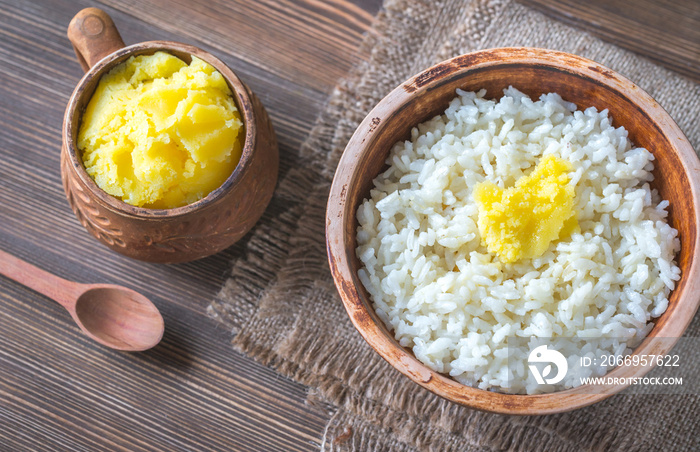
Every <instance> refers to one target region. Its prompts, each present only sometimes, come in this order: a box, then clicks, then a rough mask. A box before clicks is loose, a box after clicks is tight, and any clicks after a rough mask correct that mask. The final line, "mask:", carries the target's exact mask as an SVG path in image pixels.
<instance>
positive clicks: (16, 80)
mask: <svg viewBox="0 0 700 452" xmlns="http://www.w3.org/2000/svg"><path fill="white" fill-rule="evenodd" d="M616 2H617V3H619V1H616ZM570 3H573V2H570ZM595 3H596V4H597V3H602V1H597V2H595ZM613 3H615V2H613ZM380 4H381V1H380V0H279V1H277V0H261V1H246V0H237V1H225V0H191V1H190V0H172V1H166V0H154V1H150V2H146V1H141V0H98V1H89V0H75V1H73V0H41V1H40V0H30V1H27V0H0V58H1V59H2V63H0V123H1V124H2V125H3V127H2V128H1V129H0V248H1V249H3V250H6V251H9V252H11V253H13V254H15V255H17V256H19V257H21V258H23V259H25V260H27V261H29V262H31V263H33V264H35V265H38V266H40V267H41V268H43V269H45V270H48V271H50V272H52V273H55V274H57V275H59V276H61V277H64V278H68V279H71V280H75V281H78V282H104V283H116V284H123V285H126V286H128V287H132V288H135V289H137V290H139V291H140V292H142V293H144V294H145V295H146V296H147V297H149V298H150V299H151V300H153V301H154V302H155V303H156V305H157V306H158V307H159V308H160V309H161V312H162V313H163V316H164V319H165V324H166V330H165V336H164V339H163V341H162V342H161V345H160V346H158V347H156V348H154V349H153V350H149V351H148V352H145V353H140V354H125V353H120V352H115V351H111V350H107V349H104V348H101V347H100V346H97V345H95V344H94V343H92V341H90V340H89V339H88V338H86V337H84V336H83V335H82V333H81V332H80V331H79V330H78V329H77V328H76V327H75V326H74V325H73V324H72V321H71V319H70V317H69V316H68V315H67V314H66V313H65V311H64V310H63V309H62V308H61V307H60V306H58V305H55V304H51V303H49V302H48V300H46V299H44V298H43V297H41V296H40V295H38V294H35V293H33V292H31V291H28V290H27V289H25V288H24V287H22V286H20V285H18V284H16V283H13V282H11V281H9V280H7V279H5V278H0V450H2V451H5V450H8V451H15V450H16V451H27V450H31V451H43V450H47V451H55V450H62V451H63V450H65V451H140V450H146V451H151V450H152V451H163V450H167V451H181V450H191V451H218V450H221V451H232V450H234V451H290V452H291V451H307V450H315V449H316V448H317V445H318V444H319V442H320V438H321V437H322V435H323V428H324V426H325V424H326V422H327V420H328V417H329V408H328V407H325V406H313V405H308V404H307V403H306V402H305V400H306V390H305V388H304V387H302V386H301V385H299V384H296V383H294V382H291V381H289V380H287V379H286V378H284V377H281V376H280V375H279V374H276V373H275V372H274V371H272V370H270V369H267V368H265V367H263V366H261V365H259V364H257V363H255V362H253V361H252V360H251V359H249V358H247V357H245V356H242V355H240V354H239V353H237V352H236V351H234V350H232V348H231V346H230V344H229V341H230V339H231V334H230V331H227V330H225V329H222V327H221V325H220V324H218V323H216V322H214V321H212V320H210V319H209V318H208V317H207V316H206V312H205V310H206V307H207V306H208V304H209V303H210V301H211V300H212V298H213V297H214V295H215V294H216V292H217V291H218V290H219V288H220V286H221V284H222V283H223V281H224V280H225V279H226V277H227V276H228V273H229V271H230V262H231V260H232V259H235V258H236V257H240V256H241V255H242V254H243V252H244V250H245V244H246V238H245V237H244V239H243V240H242V241H241V242H239V243H237V244H235V245H234V246H233V247H231V248H229V249H227V250H225V251H224V252H221V253H219V254H216V255H214V256H211V257H208V258H205V259H202V260H199V261H196V262H191V263H187V264H178V265H152V264H145V263H141V262H137V261H133V260H130V259H128V258H126V257H123V256H120V255H118V254H116V253H113V252H111V251H110V250H108V249H107V248H105V247H104V246H103V245H101V244H100V243H98V242H97V241H96V240H94V239H93V238H92V237H91V236H90V235H89V234H87V233H86V232H85V230H84V229H83V227H82V226H81V225H80V224H79V223H78V222H77V221H76V219H75V216H74V215H73V213H72V212H71V210H70V207H69V206H68V203H67V202H66V200H65V196H64V193H63V190H62V187H61V179H60V170H59V151H60V142H61V122H62V116H63V112H64V109H65V106H66V104H67V102H68V99H69V96H70V93H71V92H72V91H73V89H74V87H75V85H76V84H77V82H78V80H79V79H80V78H81V77H82V75H83V74H82V69H81V67H80V65H79V64H78V62H77V61H76V58H75V55H74V53H73V50H72V48H71V45H70V42H69V41H68V38H67V37H66V27H67V25H68V23H69V21H70V20H71V18H72V17H73V15H74V14H75V13H76V12H78V11H79V10H80V9H82V8H84V7H88V6H97V7H100V8H103V9H105V10H106V11H107V12H108V13H109V14H110V15H111V17H112V18H113V19H114V21H115V23H116V24H117V26H118V27H119V30H120V32H121V36H122V38H123V39H124V41H125V43H126V44H127V45H129V44H134V43H137V42H141V41H148V40H154V39H162V40H172V41H178V42H184V43H186V44H192V45H195V46H197V47H201V48H203V49H204V50H206V51H208V52H211V53H212V54H214V55H215V56H217V57H218V58H220V59H221V60H222V61H224V63H226V64H227V65H228V66H229V67H231V68H232V69H233V70H234V71H235V72H236V73H237V74H238V75H239V76H240V77H241V79H242V80H243V81H244V82H245V83H246V84H247V85H248V86H250V88H251V89H252V90H253V91H254V92H255V93H256V94H257V95H258V96H259V97H260V100H261V101H262V103H263V104H264V105H265V108H266V109H267V111H268V113H269V114H270V117H271V119H272V122H273V125H274V127H275V130H276V133H277V137H278V139H279V145H280V177H284V175H285V173H286V172H287V171H289V169H290V168H292V167H294V165H295V163H296V162H297V161H298V159H299V152H300V151H299V147H300V145H301V143H302V142H303V140H304V139H305V137H306V136H307V134H308V132H309V130H310V129H311V127H312V125H313V123H314V121H315V119H316V116H317V115H318V113H319V112H320V111H321V109H322V108H323V107H324V105H325V103H326V101H327V99H328V95H329V93H330V92H331V90H332V89H333V87H334V85H335V83H336V81H337V79H338V78H339V77H342V76H343V75H344V74H345V73H346V72H347V70H348V69H349V68H350V67H351V66H352V65H353V64H354V63H356V62H357V61H360V60H361V59H362V58H363V57H364V56H363V55H356V54H355V49H356V48H357V45H358V44H359V42H360V40H361V35H362V33H363V32H364V31H365V30H367V29H368V28H369V27H370V26H371V21H372V17H373V15H374V14H375V13H376V12H377V11H378V9H379V7H380ZM644 4H645V5H647V4H648V5H649V7H650V8H657V10H658V8H659V7H657V6H656V5H663V4H665V3H664V2H662V3H658V4H656V3H654V4H652V3H650V2H648V1H645V2H644ZM696 4H697V2H695V1H694V0H681V1H679V2H678V3H676V4H675V5H676V6H674V7H673V8H686V10H688V9H687V8H691V10H692V8H694V7H695V6H694V5H696ZM583 8H584V7H583V6H582V7H581V10H583ZM584 13H585V11H583V12H581V11H579V12H576V13H575V14H579V15H581V16H582V17H583V14H584ZM627 16H631V17H636V16H635V14H634V11H625V12H624V13H617V14H616V20H619V21H621V22H620V23H622V24H623V25H622V26H626V25H625V24H627V25H629V24H630V22H628V21H629V20H630V19H629V18H627ZM687 16H690V17H693V20H692V21H691V20H680V21H675V22H670V21H667V22H666V28H674V32H673V35H672V36H670V37H669V38H668V42H667V46H668V48H674V47H676V46H677V47H678V48H680V47H682V46H685V45H688V44H687V43H686V42H687V41H688V38H687V36H693V35H692V33H694V31H693V30H697V29H698V28H700V27H698V22H699V21H698V19H697V16H692V14H688V15H687ZM661 17H664V16H663V15H662V16H661ZM590 23H591V20H586V19H584V20H581V21H580V22H577V24H578V25H580V26H583V27H588V28H590V27H591V25H589V24H590ZM662 25H663V23H662ZM606 26H609V25H605V24H602V25H601V27H602V28H603V29H604V28H605V27H606ZM617 33H618V35H619V34H620V32H619V31H618V32H617ZM610 36H612V38H611V39H612V40H613V42H616V43H618V42H617V41H615V39H616V38H615V36H617V35H616V34H615V33H612V34H611V35H610ZM639 39H640V43H639V44H638V47H640V51H641V52H643V53H644V54H648V49H651V48H653V46H654V45H655V42H656V38H655V37H653V36H652V37H648V36H647V37H644V36H642V37H640V38H639ZM625 40H628V37H624V39H623V38H620V39H619V43H620V44H624V41H625ZM694 42H695V43H696V44H697V40H696V41H694ZM692 43H693V41H692V39H691V44H692ZM673 55H674V54H673V53H669V54H668V55H663V54H660V55H659V56H658V58H659V61H662V62H667V63H668V64H671V63H672V57H673ZM699 60H700V58H698V57H697V55H693V54H689V55H688V65H689V67H691V69H690V71H691V72H692V74H694V75H693V76H694V77H700V71H699V70H698V69H697V68H698V65H699V64H700V61H699ZM286 208H287V206H285V205H283V204H282V203H277V204H275V203H273V204H271V205H270V206H269V207H268V210H267V211H266V213H265V214H264V215H263V217H262V220H261V221H262V224H264V222H265V218H269V217H271V216H272V215H277V214H279V213H280V212H283V211H284V210H285V209H286ZM248 252H250V253H255V254H257V255H258V257H259V258H260V259H264V258H265V256H266V255H268V256H269V255H270V254H274V253H276V252H278V250H275V249H273V248H272V247H268V248H265V247H261V248H260V249H255V250H250V251H248Z"/></svg>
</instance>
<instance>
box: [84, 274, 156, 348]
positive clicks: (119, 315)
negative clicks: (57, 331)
mask: <svg viewBox="0 0 700 452" xmlns="http://www.w3.org/2000/svg"><path fill="white" fill-rule="evenodd" d="M85 287H87V290H85V292H83V293H82V294H81V295H80V296H79V297H78V299H77V301H76V303H75V315H73V319H74V320H75V322H76V323H77V324H78V326H79V327H80V329H82V330H83V331H84V332H85V334H87V335H88V336H90V337H91V338H92V339H94V340H95V341H97V342H99V343H100V344H103V345H106V346H107V347H111V348H114V349H117V350H129V351H140V350H147V349H149V348H151V347H153V346H154V345H156V344H157V343H158V342H160V340H161V338H162V337H163V330H164V324H163V317H162V316H161V315H160V312H158V309H157V308H156V307H155V306H154V305H153V303H151V301H150V300H149V299H148V298H146V297H145V296H143V295H141V294H140V293H138V292H135V291H133V290H131V289H127V288H125V287H121V286H115V285H107V284H104V285H102V284H100V285H91V286H85ZM71 314H73V313H72V312H71Z"/></svg>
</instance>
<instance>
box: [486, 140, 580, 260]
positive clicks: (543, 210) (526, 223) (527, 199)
mask: <svg viewBox="0 0 700 452" xmlns="http://www.w3.org/2000/svg"><path fill="white" fill-rule="evenodd" d="M569 171H571V164H570V163H569V162H567V161H566V160H563V159H561V158H559V157H556V156H554V155H552V154H550V155H547V156H545V157H543V158H542V160H540V162H539V163H538V164H537V166H536V167H535V169H534V170H533V171H532V172H531V173H530V174H529V175H527V176H523V177H521V178H520V179H518V180H517V181H516V182H515V186H514V187H510V188H506V189H502V188H500V187H498V186H497V185H495V184H493V183H491V182H483V183H480V184H477V185H476V187H475V189H474V199H475V200H476V203H477V205H478V209H479V217H478V221H477V225H478V227H479V233H480V234H481V239H482V243H484V245H485V246H486V247H487V249H488V250H489V252H490V253H493V254H496V255H497V256H498V257H499V259H500V260H501V262H504V263H513V262H516V261H518V260H520V259H529V258H535V257H539V256H541V255H543V254H544V253H545V251H547V248H549V245H550V244H551V243H552V242H553V241H555V240H558V239H564V238H567V237H569V236H570V235H571V234H572V233H573V232H575V231H576V230H579V227H578V220H577V218H576V212H575V211H574V205H575V203H574V195H575V192H574V187H573V186H572V184H570V183H569V176H568V172H569Z"/></svg>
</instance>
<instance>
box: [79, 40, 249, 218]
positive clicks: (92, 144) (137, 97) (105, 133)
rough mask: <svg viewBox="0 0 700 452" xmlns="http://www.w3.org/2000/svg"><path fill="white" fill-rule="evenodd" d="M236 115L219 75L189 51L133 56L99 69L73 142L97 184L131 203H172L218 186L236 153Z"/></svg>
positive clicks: (152, 205) (193, 198)
mask: <svg viewBox="0 0 700 452" xmlns="http://www.w3.org/2000/svg"><path fill="white" fill-rule="evenodd" d="M242 125H243V123H242V121H241V116H240V114H239V112H238V110H237V108H236V105H235V103H234V101H233V97H232V95H231V90H230V89H229V87H228V85H227V83H226V80H225V79H224V77H223V76H222V75H221V74H220V73H219V72H218V71H217V70H216V69H214V68H213V67H212V66H211V65H209V64H207V63H205V62H204V61H202V60H200V59H198V58H196V57H192V62H191V63H190V64H189V65H188V64H186V63H185V62H184V61H182V60H181V59H179V58H177V57H175V56H173V55H170V54H168V53H165V52H156V53H155V54H153V55H141V56H136V57H131V58H129V59H128V60H127V61H125V62H124V63H122V64H120V65H118V66H116V67H115V68H114V69H112V70H111V71H110V72H109V73H108V74H106V75H105V76H103V77H102V79H101V80H100V83H99V85H98V86H97V89H96V90H95V93H94V94H93V96H92V98H91V99H90V102H89V104H88V106H87V108H86V110H85V113H84V114H83V116H82V123H81V126H80V131H79V134H78V148H79V149H80V150H81V151H82V159H83V163H84V164H85V169H86V170H87V173H88V174H89V175H90V177H92V178H93V179H94V181H95V182H96V183H97V185H98V186H99V187H100V188H101V189H102V190H104V191H105V192H107V193H109V194H110V195H112V196H115V197H117V198H119V199H121V200H123V201H124V202H127V203H129V204H132V205H134V206H140V207H147V208H154V209H171V208H175V207H181V206H184V205H187V204H191V203H193V202H195V201H198V200H199V199H202V198H203V197H205V196H206V195H207V194H209V193H210V192H212V191H213V190H215V189H216V188H218V187H219V186H221V184H222V183H223V182H224V181H225V180H226V179H227V178H228V177H229V175H231V173H232V172H233V170H234V168H235V167H236V165H237V164H238V161H239V160H240V157H241V149H242V145H241V141H242V137H243V136H244V134H243V128H242Z"/></svg>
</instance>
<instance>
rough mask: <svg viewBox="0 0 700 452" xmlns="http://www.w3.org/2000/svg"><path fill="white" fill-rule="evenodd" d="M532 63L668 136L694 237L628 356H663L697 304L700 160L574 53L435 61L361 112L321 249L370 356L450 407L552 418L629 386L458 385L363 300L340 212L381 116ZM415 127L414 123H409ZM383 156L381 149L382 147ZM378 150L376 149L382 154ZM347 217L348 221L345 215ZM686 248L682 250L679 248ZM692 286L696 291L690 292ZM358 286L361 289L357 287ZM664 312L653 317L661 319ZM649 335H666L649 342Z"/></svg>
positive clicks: (503, 52) (344, 213) (504, 52)
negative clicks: (450, 86) (671, 287)
mask: <svg viewBox="0 0 700 452" xmlns="http://www.w3.org/2000/svg"><path fill="white" fill-rule="evenodd" d="M513 64H517V65H520V66H522V65H538V66H545V67H548V68H552V69H555V70H557V71H562V72H567V73H569V74H572V75H574V76H578V77H585V78H589V79H593V81H595V82H596V83H599V84H603V85H606V87H607V88H609V89H613V90H616V91H617V92H619V93H620V94H622V95H624V96H625V97H627V98H628V99H634V102H635V103H636V104H637V106H638V107H639V108H640V110H641V111H642V112H643V113H644V114H646V115H647V116H648V117H649V118H650V119H651V120H652V121H653V122H654V123H656V125H657V126H658V128H659V131H660V132H661V133H663V134H664V135H666V136H667V137H668V140H669V142H670V143H671V145H672V146H671V147H672V148H673V149H674V151H675V153H676V154H677V157H678V158H679V159H680V161H681V163H682V164H683V166H684V171H685V174H686V176H687V177H688V181H689V184H690V188H691V193H690V195H691V196H692V202H693V205H694V214H695V217H694V218H689V219H685V221H695V228H694V231H695V238H692V240H691V242H692V243H691V244H690V245H691V247H692V253H691V254H690V256H691V262H690V265H689V268H688V269H687V270H686V271H685V272H684V273H685V276H684V277H683V279H682V281H681V283H682V284H679V285H678V286H677V287H676V289H675V290H676V291H679V290H680V291H681V295H680V296H679V298H678V301H677V305H676V306H674V308H673V310H671V312H669V311H667V313H668V314H669V317H666V318H665V319H664V321H663V322H659V323H660V325H659V324H657V326H655V327H654V329H653V330H652V332H651V333H650V335H649V336H648V337H647V338H646V339H645V340H644V341H643V342H642V343H641V344H640V345H639V346H638V347H637V348H636V349H635V351H634V352H633V354H642V352H643V353H644V354H664V353H666V352H668V351H669V350H670V349H671V348H672V347H673V345H675V343H676V341H677V340H678V337H680V336H681V335H682V334H683V332H684V331H685V329H686V328H687V326H688V324H689V323H690V321H691V320H692V318H693V315H694V314H695V312H696V311H697V309H698V305H699V304H700V288H699V287H698V286H700V282H699V281H700V259H698V258H697V257H699V256H700V252H699V246H700V241H698V240H697V231H698V225H700V202H699V199H700V161H698V158H697V155H696V154H695V152H694V151H693V148H692V146H691V145H690V143H689V142H688V140H687V139H686V138H685V136H684V135H683V133H682V132H681V130H680V129H679V127H678V126H677V125H676V123H675V122H674V121H673V119H671V117H670V116H669V115H668V113H666V111H665V110H663V108H661V107H660V106H659V105H658V104H657V103H656V101H654V99H652V98H651V96H649V94H647V93H646V92H644V91H643V90H641V89H640V88H638V87H637V86H636V85H635V84H634V83H632V82H631V81H630V80H628V79H626V78H624V77H623V76H621V75H619V74H617V73H616V72H614V71H612V70H611V69H608V68H606V67H604V66H602V65H600V64H598V63H596V62H594V61H591V60H588V59H586V58H583V57H579V56H576V55H572V54H568V53H564V52H558V51H553V50H545V49H535V48H527V47H511V48H498V49H488V50H482V51H478V52H473V53H470V54H466V55H462V56H459V57H456V58H453V59H451V60H447V61H444V62H442V63H439V64H437V65H435V66H433V67H431V68H429V69H427V70H425V71H423V72H422V73H420V74H418V75H416V76H414V77H412V78H410V79H409V80H407V81H406V82H404V83H403V84H401V85H400V86H398V87H397V88H396V89H394V90H393V91H392V92H391V93H390V94H389V95H387V96H386V97H385V98H384V99H382V100H381V101H380V102H379V104H377V106H376V107H374V109H373V110H372V111H371V112H370V113H369V114H368V115H367V117H366V118H365V119H364V121H363V122H362V123H361V124H360V126H359V127H358V128H357V130H356V131H355V133H354V135H353V136H352V138H351V139H350V141H349V142H348V145H347V147H346V149H345V152H344V153H343V155H342V157H341V159H340V162H339V164H338V169H337V170H336V173H335V177H334V179H333V184H332V187H331V190H330V195H329V198H328V207H327V213H326V247H327V252H328V260H329V265H330V269H331V272H332V274H333V279H334V282H335V285H336V287H337V289H338V292H339V293H340V296H341V299H342V301H343V304H344V306H345V309H346V310H347V312H348V315H349V316H350V319H351V321H352V323H353V324H354V325H355V328H357V330H358V331H359V332H360V334H361V335H362V336H363V337H364V339H365V340H366V341H367V342H368V343H369V345H370V346H372V348H374V350H375V351H377V352H378V353H379V354H380V355H381V356H382V357H383V358H384V359H385V360H387V361H388V362H389V363H390V364H391V365H392V366H394V367H395V368H396V369H397V370H399V371H400V372H401V373H403V374H404V375H406V376H407V377H409V378H410V379H411V380H413V381H414V382H416V383H418V384H420V385H421V386H423V387H425V388H427V389H428V390H430V391H432V392H434V393H436V394H438V395H439V396H442V397H444V398H446V399H448V400H451V401H453V402H457V403H459V404H462V405H466V406H469V407H472V408H476V409H479V410H483V411H491V412H497V413H503V414H525V415H534V414H551V413H559V412H564V411H569V410H573V409H576V408H581V407H584V406H587V405H591V404H593V403H596V402H599V401H601V400H603V399H605V398H607V397H609V396H611V395H613V394H614V393H617V392H619V391H621V390H623V389H624V388H625V387H626V386H627V385H617V386H614V387H609V388H607V389H606V390H605V391H604V392H600V393H590V387H588V386H580V387H577V388H573V389H568V390H564V391H559V392H553V393H548V394H538V395H514V394H504V393H499V392H493V391H486V390H482V389H477V388H474V387H470V386H465V385H462V384H460V383H458V382H457V381H456V380H453V379H451V378H449V377H447V376H445V375H443V374H440V373H438V372H435V371H433V370H431V369H429V368H428V367H426V366H425V365H423V364H422V363H421V362H419V361H418V360H417V359H416V358H415V356H414V355H413V353H411V352H410V351H408V350H406V349H405V348H403V347H401V346H400V345H399V344H398V342H397V341H396V340H395V339H394V337H393V334H391V333H389V332H388V330H387V328H386V327H385V326H384V325H383V324H382V321H381V320H379V319H378V318H377V316H376V314H375V313H374V310H373V308H372V307H371V305H370V301H369V295H368V294H367V293H366V290H365V289H364V287H362V284H361V282H360V281H359V278H358V277H357V274H356V270H353V268H352V264H351V262H352V261H353V259H356V258H354V257H353V256H354V254H355V249H354V248H355V230H352V231H349V232H348V231H346V227H345V226H346V225H350V224H352V225H354V227H355V228H356V227H357V220H356V219H355V218H354V217H355V212H349V207H347V208H346V200H347V198H346V195H347V193H348V187H351V186H352V184H354V183H356V182H357V177H356V170H357V167H358V162H359V161H361V159H362V158H363V156H365V155H368V154H369V153H370V152H371V148H372V143H373V141H374V139H375V137H376V136H378V134H379V133H380V132H381V130H382V123H383V120H384V118H387V117H389V116H390V115H391V114H392V113H393V112H395V111H398V110H399V109H401V108H403V107H405V106H406V105H407V104H409V103H410V102H411V99H412V98H413V97H414V96H415V94H416V93H418V92H422V91H425V90H431V89H435V88H436V87H437V86H439V85H441V84H443V83H445V82H446V81H447V80H450V81H453V80H455V79H456V78H461V77H465V76H466V75H468V74H469V73H470V72H471V71H474V70H477V69H478V70H484V69H486V68H489V67H494V66H503V65H505V66H509V65H513ZM413 125H416V124H413ZM385 151H386V150H385ZM380 152H382V151H380ZM350 215H351V216H352V218H351V219H349V218H348V216H350ZM682 246H687V245H682ZM693 286H694V287H695V289H693ZM358 288H359V290H358ZM664 316H666V313H665V314H663V315H662V316H661V317H660V318H659V319H662V318H664ZM652 338H656V339H658V338H669V339H668V340H664V341H659V340H656V341H652ZM650 369H651V367H649V368H644V369H639V368H637V369H636V370H634V369H632V370H628V369H625V368H616V369H613V370H612V371H610V372H609V373H608V374H607V376H609V377H613V378H614V377H640V376H642V375H644V374H645V373H646V372H648V371H649V370H650Z"/></svg>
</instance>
